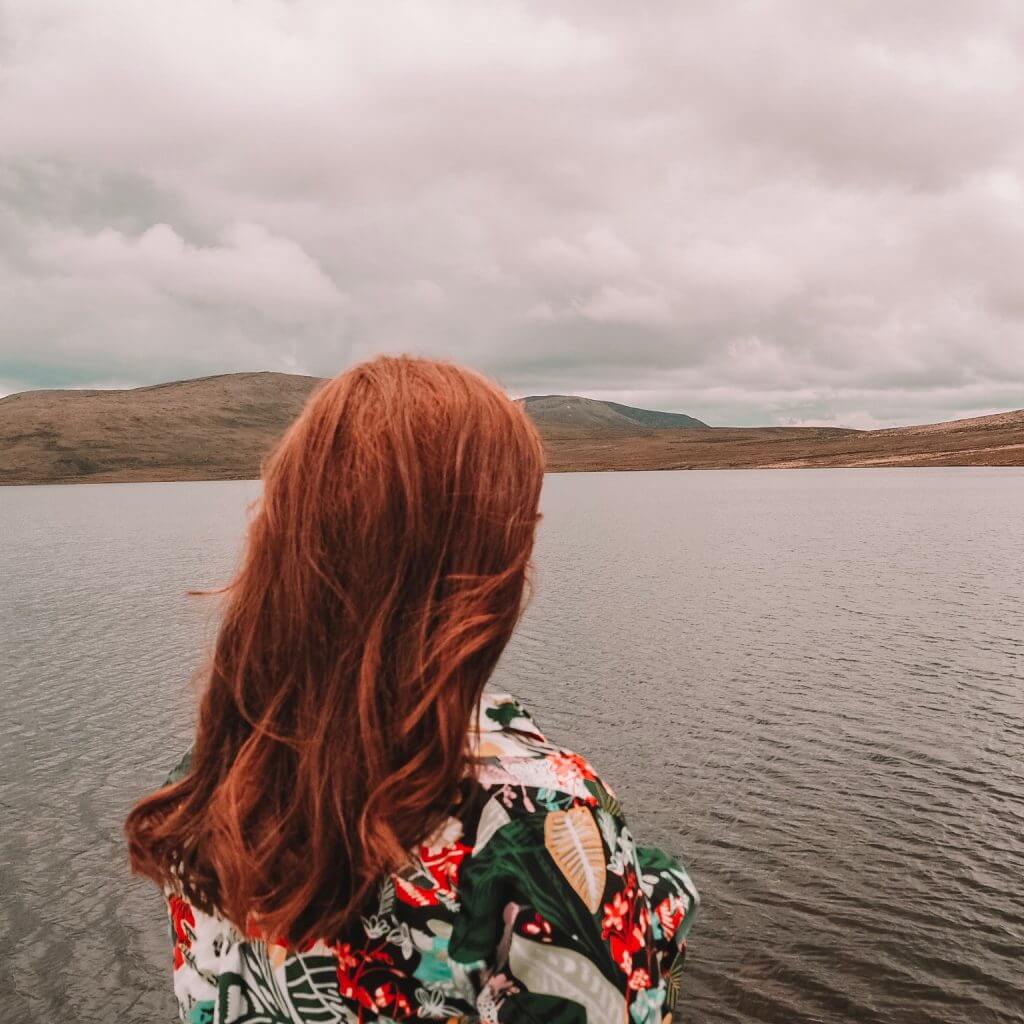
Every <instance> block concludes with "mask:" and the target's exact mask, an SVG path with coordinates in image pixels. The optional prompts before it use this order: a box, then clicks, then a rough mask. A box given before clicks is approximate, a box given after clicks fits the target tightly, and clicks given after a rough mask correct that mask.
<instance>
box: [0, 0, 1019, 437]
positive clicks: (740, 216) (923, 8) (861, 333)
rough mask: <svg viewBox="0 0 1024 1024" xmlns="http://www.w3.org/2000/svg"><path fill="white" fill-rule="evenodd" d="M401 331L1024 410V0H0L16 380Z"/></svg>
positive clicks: (824, 404) (686, 401)
mask: <svg viewBox="0 0 1024 1024" xmlns="http://www.w3.org/2000/svg"><path fill="white" fill-rule="evenodd" d="M380 351H390V352H398V351H408V352H417V353H425V354H429V355H436V356H443V357H447V358H453V359H456V360H459V361H464V362H467V363H469V364H470V365H473V366H475V367H477V368H479V369H481V370H483V371H484V372H486V373H488V374H489V375H491V376H493V377H495V378H497V379H498V380H499V381H501V382H502V384H504V385H505V386H506V387H507V388H508V389H509V390H510V391H511V392H513V393H514V394H517V395H521V394H549V393H574V394H584V395H589V396H592V397H597V398H612V399H615V400H617V401H623V402H627V403H630V404H634V405H641V406H646V407H650V408H659V409H671V410H677V411H683V412H688V413H691V414H693V415H696V416H699V417H701V418H702V419H705V420H707V421H708V422H710V423H712V424H756V423H811V422H813V423H836V424H844V425H850V426H877V425H890V424H898V423H912V422H925V421H932V420H938V419H948V418H952V417H956V416H964V415H974V414H978V413H984V412H990V411H995V410H1002V409H1008V408H1020V407H1022V406H1024V3H1022V2H1021V0H1006V2H1001V0H957V2H944V0H830V2H822V0H760V2H759V0H749V2H741V0H735V2H734V0H686V2H685V3H682V2H676V0H673V2H667V3H664V4H662V3H642V2H636V0H634V2H632V3H623V2H622V0H614V2H608V3H605V2H602V0H580V2H558V0H555V2H551V0H548V2H543V3H527V4H516V3H511V2H507V0H501V2H488V0H473V2H469V0H466V2H460V3H447V2H444V0H422V2H408V3H391V2H378V3H372V4H367V3H355V2H349V3H342V2H338V0H322V2H321V0H290V2H285V0H258V2H251V0H235V2H229V0H173V2H149V3H139V2H138V0H121V2H115V0H88V2H85V3H83V2H82V0H65V2H55V0H0V394H4V393H9V392H13V391H20V390H25V389H28V388H38V387H54V386H58V387H66V386H76V387H78V386H103V387H109V386H133V385H139V384H152V383H156V382H159V381H165V380H173V379H178V378H183V377H195V376H202V375H205V374H212V373H222V372H228V371H235V370H262V369H272V370H285V371H292V372H302V373H310V374H318V375H333V374H335V373H337V372H339V371H340V370H342V369H344V368H345V367H346V366H348V365H350V364H351V363H352V362H354V361H356V360H358V359H361V358H364V357H366V356H368V355H371V354H374V353H376V352H380Z"/></svg>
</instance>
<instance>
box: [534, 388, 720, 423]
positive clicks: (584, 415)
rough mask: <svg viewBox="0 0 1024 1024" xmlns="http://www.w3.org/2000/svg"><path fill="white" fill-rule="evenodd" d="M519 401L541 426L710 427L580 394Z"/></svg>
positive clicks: (683, 417)
mask: <svg viewBox="0 0 1024 1024" xmlns="http://www.w3.org/2000/svg"><path fill="white" fill-rule="evenodd" d="M518 401H519V402H520V403H521V404H522V406H523V408H524V409H525V410H526V412H527V413H528V415H529V416H530V418H531V419H532V420H533V421H534V422H535V423H536V424H537V425H538V426H540V427H554V426H560V427H561V426H572V427H593V428H595V429H619V430H633V431H635V430H636V428H637V427H647V428H650V429H655V430H656V429H667V428H671V427H679V428H688V429H694V430H710V429H711V428H710V427H709V426H708V425H707V424H706V423H704V422H703V421H701V420H698V419H695V418H694V417H693V416H687V415H686V414H685V413H681V412H659V411H657V410H655V409H637V408H635V407H634V406H632V405H620V404H619V403H618V402H606V401H603V400H601V399H597V398H582V397H580V396H579V395H531V396H529V397H528V398H520V399H519V400H518Z"/></svg>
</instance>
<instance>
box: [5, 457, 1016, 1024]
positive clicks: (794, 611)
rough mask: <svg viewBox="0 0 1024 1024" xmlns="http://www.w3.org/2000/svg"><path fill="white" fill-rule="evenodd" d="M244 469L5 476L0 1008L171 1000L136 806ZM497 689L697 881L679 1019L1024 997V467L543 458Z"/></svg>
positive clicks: (998, 1010) (234, 549) (999, 1007)
mask: <svg viewBox="0 0 1024 1024" xmlns="http://www.w3.org/2000/svg"><path fill="white" fill-rule="evenodd" d="M256 494H257V485H256V484H253V483H187V484H152V485H94V486H82V487H63V488H58V487H32V488H0V679H2V697H3V707H2V719H0V723H2V724H0V765H2V774H0V820H2V830H0V933H2V940H0V942H2V945H0V1008H2V1010H3V1011H4V1012H3V1014H2V1019H3V1021H4V1024H20V1022H23V1021H25V1022H28V1021H31V1022H33V1024H35V1022H44V1021H45V1022H51V1021H53V1022H63V1021H73V1022H84V1024H99V1022H108V1021H114V1020H116V1021H121V1022H127V1021H138V1022H147V1024H148V1022H169V1021H170V1020H171V1019H172V1017H173V1003H172V1000H171V996H170V957H169V946H168V943H167V936H166V925H165V923H164V917H163V914H162V910H161V906H160V903H159V900H158V897H157V895H156V892H155V890H152V889H150V888H149V887H148V886H147V885H145V884H142V883H138V882H134V881H131V880H129V878H128V876H127V873H126V870H125V867H124V855H123V851H122V847H121V843H120V822H121V819H122V818H123V816H124V814H125V812H126V811H127V809H128V807H129V805H130V803H131V802H132V800H133V799H134V798H135V797H137V796H138V795H139V794H141V793H142V792H143V791H145V790H146V789H148V788H151V787H153V786H155V785H157V784H158V783H159V782H160V780H161V779H162V778H163V776H164V774H165V773H166V771H167V769H168V767H169V766H170V765H171V764H172V763H173V762H174V761H175V760H176V759H177V757H178V755H179V754H180V752H181V750H182V749H183V747H184V745H185V744H186V743H187V742H188V737H189V731H190V713H191V712H190V708H191V705H192V699H191V695H190V692H189V689H188V679H189V676H190V674H191V673H192V671H193V670H194V669H195V667H196V665H197V663H198V658H199V652H200V649H201V645H202V644H203V643H204V642H207V641H208V640H209V638H210V636H211V633H212V629H213V626H214V623H213V621H212V619H211V617H210V610H209V609H210V606H209V605H208V604H205V603H204V602H202V601H200V600H197V599H196V598H187V597H186V596H185V590H186V589H188V588H190V587H197V586H208V585H213V584H216V583H219V582H222V581H223V580H224V579H225V578H226V577H227V575H228V574H229V572H230V570H231V568H232V566H233V565H234V562H235V559H236V558H237V555H238V552H239V545H240V542H241V538H242V531H243V527H244V521H245V506H246V504H247V502H248V501H250V500H251V499H252V498H253V497H255V496H256ZM543 511H544V515H545V518H544V522H543V525H542V532H541V537H540V541H539V546H538V551H537V556H536V563H537V574H536V586H537V593H536V596H535V598H534V602H533V604H532V606H531V608H530V611H529V613H528V614H527V616H526V618H525V620H524V621H523V624H522V626H521V629H520V632H519V634H518V635H517V637H516V639H515V640H514V642H513V644H512V646H511V647H510V648H509V650H508V652H507V654H506V656H505V658H504V660H503V663H502V665H501V666H500V668H499V673H498V674H499V679H498V682H499V683H501V684H503V685H505V686H507V687H508V688H509V689H512V690H513V691H514V692H517V693H518V694H519V695H520V696H521V697H522V698H523V699H524V700H525V701H526V702H527V703H528V704H530V705H531V706H532V707H533V710H534V712H535V715H536V717H537V718H538V720H539V722H540V724H541V726H542V728H545V730H546V731H547V732H548V733H549V734H551V735H552V736H553V737H554V738H556V739H558V740H559V741H560V742H563V743H565V744H566V745H570V746H575V747H577V748H578V749H581V750H582V751H584V752H585V753H586V754H588V755H589V756H590V757H591V759H592V760H593V761H594V762H595V763H596V764H597V766H598V768H599V769H600V770H601V771H602V774H604V775H606V776H607V778H608V779H609V781H610V782H611V783H612V784H613V785H614V786H615V787H616V789H617V790H618V792H619V795H620V796H621V797H622V799H623V803H624V805H625V807H626V812H627V816H628V817H629V818H630V820H631V824H632V826H633V831H634V832H635V833H637V834H638V836H639V837H640V838H641V839H642V840H643V841H644V842H648V843H657V844H660V845H662V846H664V847H665V848H667V849H670V850H672V851H673V852H675V853H678V854H680V855H682V856H683V858H684V859H685V860H686V861H687V863H688V864H689V866H690V868H691V871H692V873H693V875H694V878H695V880H696V882H697V884H698V886H699V888H700V889H701V893H702V896H703V897H704V905H703V908H702V914H701V919H700V920H699V923H698V925H697V926H696V927H695V930H694V934H693V941H692V945H691V958H690V961H689V967H688V975H687V980H686V983H685V986H684V1000H683V1003H682V1004H681V1008H682V1014H681V1019H683V1020H686V1021H691V1022H698V1021H699V1022H732V1021H736V1022H739V1021H744V1022H748V1021H749V1022H758V1021H762V1022H780V1024H781V1022H800V1021H858V1022H875V1021H878V1022H890V1021H891V1022H904V1021H906V1022H914V1024H916V1022H921V1024H928V1022H933V1021H934V1022H943V1024H957V1022H965V1024H984V1022H990V1021H991V1022H996V1021H1000V1022H1001V1021H1020V1020H1024V995H1022V967H1024V895H1022V893H1024V768H1022V763H1024V762H1022V753H1024V564H1022V563H1024V472H1022V471H1020V470H1012V469H1009V470H965V469H946V470H941V469H940V470H924V469H912V470H898V469H885V470H824V471H814V470H806V471H791V472H717V473H699V472H690V473H621V474H583V475H567V476H552V477H549V478H548V480H547V482H546V484H545V490H544V498H543Z"/></svg>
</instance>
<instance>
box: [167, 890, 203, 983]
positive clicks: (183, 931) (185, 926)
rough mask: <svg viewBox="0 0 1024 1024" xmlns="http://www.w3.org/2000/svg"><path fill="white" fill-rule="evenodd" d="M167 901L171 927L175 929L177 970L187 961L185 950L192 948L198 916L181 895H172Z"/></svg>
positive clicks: (175, 963) (175, 961) (175, 964)
mask: <svg viewBox="0 0 1024 1024" xmlns="http://www.w3.org/2000/svg"><path fill="white" fill-rule="evenodd" d="M167 902H168V905H169V906H170V910H171V927H172V928H173V929H174V969H175V970H176V971H177V970H178V969H179V968H181V967H182V965H183V964H184V963H185V953H184V950H186V949H191V948H192V936H193V935H195V933H196V932H195V929H196V916H195V914H194V913H193V912H192V908H191V907H190V906H189V904H188V903H186V902H185V900H183V899H182V898H181V897H180V896H171V897H170V899H169V900H168V901H167Z"/></svg>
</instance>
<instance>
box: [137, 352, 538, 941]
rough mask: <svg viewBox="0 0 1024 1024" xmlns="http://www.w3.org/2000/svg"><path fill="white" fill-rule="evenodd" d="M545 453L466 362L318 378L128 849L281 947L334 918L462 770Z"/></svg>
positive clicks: (331, 932)
mask: <svg viewBox="0 0 1024 1024" xmlns="http://www.w3.org/2000/svg"><path fill="white" fill-rule="evenodd" d="M543 473H544V455H543V448H542V445H541V441H540V437H539V435H538V433H537V430H536V428H535V427H534V426H533V424H532V423H531V422H530V420H529V419H528V417H527V416H526V414H525V412H524V411H523V409H522V407H521V406H519V405H517V404H516V403H514V402H512V401H511V400H510V399H509V398H508V397H507V396H506V395H505V394H504V392H503V391H502V390H501V389H500V388H499V387H498V386H496V385H495V384H493V383H491V382H490V381H488V380H487V379H486V378H484V377H482V376H480V375H479V374H477V373H474V372H472V371H470V370H467V369H464V368H462V367H459V366H455V365H453V364H451V363H447V362H439V361H433V360H427V359H419V358H412V357H408V356H397V357H392V356H387V357H380V358H377V359H374V360H372V361H370V362H366V363H362V364H360V365H358V366H356V367H354V368H352V369H350V370H349V371H347V372H346V373H343V374H341V375H340V376H338V377H336V378H334V379H333V380H331V381H328V382H327V383H326V384H325V385H324V386H323V387H321V388H320V389H319V390H318V391H317V392H316V393H315V394H314V395H313V396H312V397H311V399H310V400H309V403H308V404H307V406H306V408H305V410H304V411H303V413H302V414H301V415H300V416H299V418H298V419H297V420H296V421H295V423H293V424H292V426H291V428H290V429H289V430H288V432H287V433H286V434H285V436H284V437H283V438H282V440H281V441H280V443H279V444H278V446H277V448H276V449H275V450H274V452H273V453H272V455H271V456H270V458H269V460H268V462H267V464H266V466H265V470H264V474H263V479H264V485H263V492H262V496H261V498H260V500H259V502H258V503H257V506H256V511H255V514H254V516H253V518H252V520H251V523H250V527H249V533H248V540H247V546H246V551H245V555H244V558H243V560H242V563H241V566H240V569H239V571H238V574H237V575H236V577H235V578H234V580H233V581H232V582H231V583H230V584H229V585H228V586H227V587H226V588H224V590H223V591H221V593H223V594H224V597H225V606H224V608H223V616H222V619H221V625H220V628H219V631H218V634H217V639H216V644H215V647H214V650H213V655H212V660H211V663H210V666H209V670H208V678H207V679H206V685H205V691H204V693H203V696H202V700H201V704H200V709H199V716H198V726H197V732H196V739H195V746H194V750H193V755H192V761H191V767H190V769H189V771H188V772H187V774H186V775H185V776H184V778H182V779H181V780H180V781H178V782H177V783H175V784H173V785H170V786H166V787H164V788H162V789H160V790H158V791H157V792H155V793H153V794H152V795H150V796H148V797H146V798H145V799H143V800H142V801H141V802H140V803H139V804H138V805H137V806H136V807H135V808H134V809H133V810H132V812H131V814H130V815H129V816H128V819H127V822H126V826H125V828H126V833H127V836H128V845H129V853H130V858H131V865H132V868H133V870H134V871H135V872H137V873H139V874H142V875H145V876H147V877H149V878H151V879H153V880H154V881H156V882H157V883H158V884H161V885H163V886H165V887H168V886H169V887H171V888H174V889H177V890H179V891H182V892H183V893H184V895H186V896H188V897H189V898H190V899H192V900H193V901H195V902H196V903H197V905H199V906H200V907H202V908H204V909H206V910H217V911H218V912H220V913H222V914H223V915H224V916H226V917H227V918H229V919H230V920H232V921H233V922H235V923H236V924H237V925H239V926H240V927H242V928H249V927H250V926H251V924H252V923H253V922H258V927H259V931H260V933H261V934H264V935H268V936H274V937H278V938H281V939H283V940H285V941H287V942H288V943H290V944H293V945H300V944H302V943H304V942H307V941H311V940H313V939H317V938H327V939H331V938H333V937H335V936H337V935H339V934H340V933H341V932H342V930H343V929H344V927H345V926H346V924H347V923H348V922H350V921H351V920H352V919H353V917H354V916H355V915H356V914H358V913H359V911H360V909H361V908H362V907H363V906H364V904H365V902H366V900H367V898H368V897H369V896H370V894H371V893H372V891H373V889H374V887H375V886H376V884H377V883H378V882H379V881H380V879H381V877H382V876H383V875H384V874H385V873H387V872H389V871H393V870H395V869H397V868H399V867H400V866H401V865H402V864H403V863H404V862H405V860H406V859H407V857H408V851H409V850H412V849H414V848H415V847H416V846H417V845H418V844H419V843H421V842H422V841H423V840H424V839H425V838H426V837H427V836H428V835H429V834H430V833H431V832H432V831H433V830H434V829H435V828H436V827H437V826H438V825H439V824H440V822H441V821H442V820H443V819H444V817H445V816H446V815H447V814H448V813H449V811H450V809H451V807H452V806H453V804H455V803H456V802H457V800H458V798H459V791H460V786H461V783H462V781H463V780H464V778H465V777H466V776H467V773H469V772H470V771H471V770H472V758H471V752H470V750H469V749H468V744H467V734H468V732H469V730H470V728H471V725H472V720H473V716H474V714H475V713H476V709H477V705H478V702H479V700H480V697H481V694H482V692H483V688H484V684H485V683H486V681H487V679H488V677H489V676H490V674H491V672H492V671H493V669H494V667H495V665H496V663H497V661H498V658H499V656H500V655H501V652H502V650H503V649H504V647H505V645H506V644H507V642H508V640H509V638H510V637H511V635H512V631H513V629H514V627H515V625H516V622H517V621H518V618H519V615H520V613H521V611H522V608H523V605H524V596H525V588H526V586H527V575H528V569H529V563H530V557H531V552H532V547H533V540H534V532H535V528H536V524H537V521H538V520H539V518H540V515H539V512H538V503H539V498H540V489H541V483H542V479H543Z"/></svg>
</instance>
